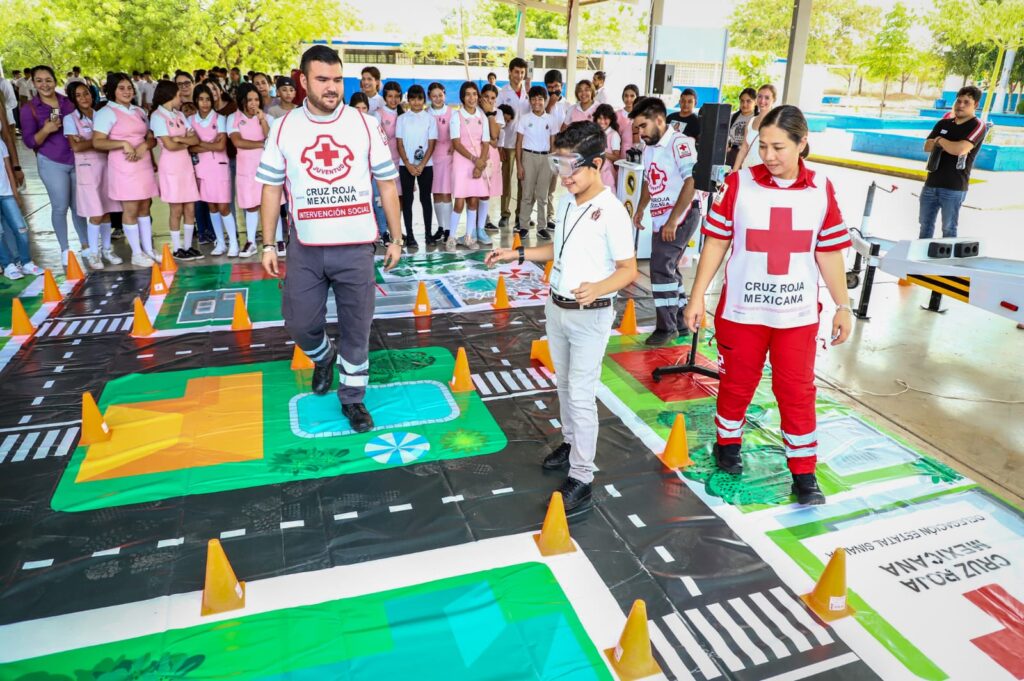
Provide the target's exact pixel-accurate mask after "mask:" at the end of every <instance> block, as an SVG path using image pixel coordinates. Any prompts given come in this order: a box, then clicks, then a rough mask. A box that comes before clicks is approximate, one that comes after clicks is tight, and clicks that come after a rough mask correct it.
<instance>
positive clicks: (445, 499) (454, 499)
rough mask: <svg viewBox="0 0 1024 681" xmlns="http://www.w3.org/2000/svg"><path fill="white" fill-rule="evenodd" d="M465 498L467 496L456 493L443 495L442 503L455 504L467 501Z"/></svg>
mask: <svg viewBox="0 0 1024 681" xmlns="http://www.w3.org/2000/svg"><path fill="white" fill-rule="evenodd" d="M465 500H466V498H465V497H464V496H462V495H461V494H456V495H455V496H453V497H441V503H442V504H454V503H456V502H459V501H465Z"/></svg>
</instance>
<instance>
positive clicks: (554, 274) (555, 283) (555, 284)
mask: <svg viewBox="0 0 1024 681" xmlns="http://www.w3.org/2000/svg"><path fill="white" fill-rule="evenodd" d="M550 280H551V290H552V291H554V292H555V293H557V294H559V295H562V292H561V288H560V287H561V285H562V262H561V261H560V260H556V261H555V264H554V265H552V266H551V277H550Z"/></svg>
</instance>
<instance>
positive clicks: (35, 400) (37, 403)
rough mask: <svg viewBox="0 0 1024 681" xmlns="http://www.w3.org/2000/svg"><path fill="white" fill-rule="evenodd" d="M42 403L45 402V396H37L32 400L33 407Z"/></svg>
mask: <svg viewBox="0 0 1024 681" xmlns="http://www.w3.org/2000/svg"><path fill="white" fill-rule="evenodd" d="M42 403H43V398H42V397H36V398H35V399H33V400H32V406H33V407H38V406H39V405H40V404H42Z"/></svg>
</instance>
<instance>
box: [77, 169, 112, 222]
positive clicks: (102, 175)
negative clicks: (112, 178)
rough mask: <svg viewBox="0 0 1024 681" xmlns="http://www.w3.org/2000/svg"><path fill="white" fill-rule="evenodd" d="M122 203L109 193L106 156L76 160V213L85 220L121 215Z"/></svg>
mask: <svg viewBox="0 0 1024 681" xmlns="http://www.w3.org/2000/svg"><path fill="white" fill-rule="evenodd" d="M120 211H121V203H120V202H119V201H114V200H113V199H111V198H110V196H109V194H108V192H107V157H106V154H103V155H102V156H100V155H99V154H97V155H96V156H95V157H91V158H87V159H75V212H76V213H78V215H79V216H81V217H83V218H98V217H100V216H101V215H106V214H107V213H119V212H120Z"/></svg>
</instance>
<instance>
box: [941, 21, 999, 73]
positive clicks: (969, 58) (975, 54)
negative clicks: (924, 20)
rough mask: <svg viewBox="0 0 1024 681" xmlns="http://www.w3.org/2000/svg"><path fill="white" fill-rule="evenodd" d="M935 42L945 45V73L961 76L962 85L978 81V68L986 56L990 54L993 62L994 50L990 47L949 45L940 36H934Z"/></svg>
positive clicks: (960, 44) (965, 44) (943, 37)
mask: <svg viewBox="0 0 1024 681" xmlns="http://www.w3.org/2000/svg"><path fill="white" fill-rule="evenodd" d="M935 42H936V43H937V44H939V45H945V46H946V47H945V52H944V53H943V61H945V63H946V73H956V74H958V75H960V76H963V85H967V80H968V79H972V80H980V79H981V73H982V72H981V71H980V70H979V67H980V66H981V64H982V60H983V59H984V58H985V56H986V54H988V53H992V61H993V62H994V61H995V52H996V50H995V48H994V47H992V46H991V45H983V44H976V45H969V44H967V43H956V44H954V45H950V44H949V41H948V40H947V39H946V37H945V36H944V35H942V34H936V36H935Z"/></svg>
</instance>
